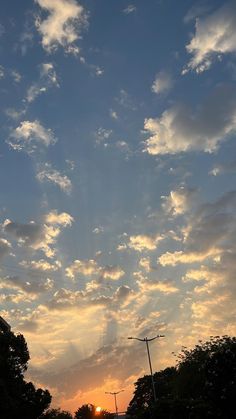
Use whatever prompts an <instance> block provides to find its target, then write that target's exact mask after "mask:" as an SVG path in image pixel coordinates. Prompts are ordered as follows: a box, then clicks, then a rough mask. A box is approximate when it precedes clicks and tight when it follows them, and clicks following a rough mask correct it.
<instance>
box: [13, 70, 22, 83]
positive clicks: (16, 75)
mask: <svg viewBox="0 0 236 419" xmlns="http://www.w3.org/2000/svg"><path fill="white" fill-rule="evenodd" d="M11 76H12V77H13V80H14V81H15V82H16V83H20V81H21V79H22V77H21V74H20V73H19V72H18V71H16V70H12V71H11Z"/></svg>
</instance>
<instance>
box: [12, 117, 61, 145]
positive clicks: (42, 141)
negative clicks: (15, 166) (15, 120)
mask: <svg viewBox="0 0 236 419" xmlns="http://www.w3.org/2000/svg"><path fill="white" fill-rule="evenodd" d="M56 141H57V140H56V138H55V137H54V134H53V132H52V130H51V129H46V128H44V127H43V125H41V123H40V122H39V121H37V120H35V121H33V122H30V121H23V122H21V123H20V125H19V126H18V127H17V128H16V129H15V130H14V131H12V133H11V136H10V139H9V140H8V141H7V142H8V144H9V145H10V146H11V147H12V148H13V149H14V150H18V151H25V152H27V153H32V152H34V151H35V150H36V149H37V147H38V146H39V145H42V146H45V147H48V146H50V145H53V144H55V143H56Z"/></svg>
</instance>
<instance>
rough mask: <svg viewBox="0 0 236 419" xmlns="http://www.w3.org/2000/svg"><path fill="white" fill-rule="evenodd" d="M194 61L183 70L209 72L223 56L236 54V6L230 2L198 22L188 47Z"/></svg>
mask: <svg viewBox="0 0 236 419" xmlns="http://www.w3.org/2000/svg"><path fill="white" fill-rule="evenodd" d="M186 49H187V51H188V53H189V54H192V59H191V60H190V62H189V63H188V65H187V67H186V68H185V69H184V70H183V73H186V72H187V71H188V70H190V69H191V70H196V72H197V73H201V72H202V71H204V70H207V69H208V68H209V67H210V66H211V65H212V62H213V60H214V58H219V57H220V56H221V55H222V54H226V53H235V52H236V4H235V1H230V2H227V3H226V4H224V5H223V6H222V7H221V8H219V9H217V10H216V11H215V12H213V13H211V14H210V15H208V16H207V17H201V18H198V19H197V20H196V31H195V35H194V36H193V38H192V39H191V41H190V43H189V44H188V45H187V46H186Z"/></svg>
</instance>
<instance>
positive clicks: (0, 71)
mask: <svg viewBox="0 0 236 419" xmlns="http://www.w3.org/2000/svg"><path fill="white" fill-rule="evenodd" d="M4 76H5V71H4V68H3V66H2V65H0V79H3V78H4Z"/></svg>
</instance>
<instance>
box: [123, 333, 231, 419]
mask: <svg viewBox="0 0 236 419" xmlns="http://www.w3.org/2000/svg"><path fill="white" fill-rule="evenodd" d="M178 360H179V361H178V364H177V366H176V367H175V368H166V369H165V370H164V371H161V372H159V373H155V374H154V381H155V386H156V393H157V397H158V400H157V402H156V403H155V404H153V394H152V387H151V380H150V376H145V377H142V378H140V379H139V380H138V381H137V383H136V384H135V393H134V397H133V399H132V400H131V402H130V404H129V407H128V410H127V413H128V417H130V418H137V419H146V418H150V417H153V418H155V417H156V416H157V415H158V418H163V419H164V418H165V419H185V418H186V419H187V418H188V419H189V418H191V419H205V418H222V419H231V418H232V417H234V410H235V409H234V397H235V394H236V338H233V337H228V336H223V337H221V338H220V337H219V336H216V337H212V338H211V339H210V340H209V341H207V342H205V343H202V342H199V344H198V345H196V346H195V348H194V349H192V350H187V349H186V348H183V349H182V351H181V354H180V355H179V356H178Z"/></svg>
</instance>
